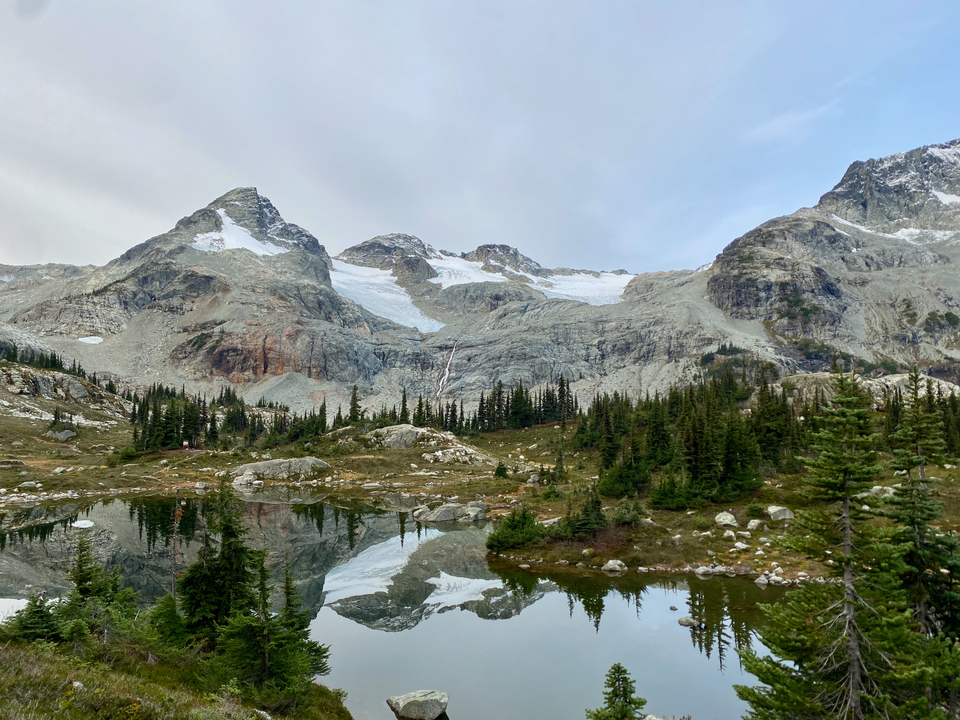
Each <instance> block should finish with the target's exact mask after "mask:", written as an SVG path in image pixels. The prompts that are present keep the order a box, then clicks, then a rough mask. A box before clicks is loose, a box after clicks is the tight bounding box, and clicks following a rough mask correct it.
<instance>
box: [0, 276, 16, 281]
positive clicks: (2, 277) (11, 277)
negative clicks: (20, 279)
mask: <svg viewBox="0 0 960 720" xmlns="http://www.w3.org/2000/svg"><path fill="white" fill-rule="evenodd" d="M14 280H16V278H15V277H14V276H13V275H0V282H13V281H14Z"/></svg>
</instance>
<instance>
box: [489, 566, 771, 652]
mask: <svg viewBox="0 0 960 720" xmlns="http://www.w3.org/2000/svg"><path fill="white" fill-rule="evenodd" d="M490 568H491V570H493V571H494V572H495V573H497V574H498V575H499V576H500V577H501V578H502V579H503V584H504V587H505V588H507V589H508V590H509V591H510V592H511V593H514V594H516V595H518V596H522V597H530V596H531V595H532V594H533V593H534V592H535V591H537V589H538V588H540V586H541V584H542V583H544V582H548V583H549V584H551V585H553V586H555V588H556V589H557V591H559V592H562V593H564V594H565V595H566V596H567V603H568V605H569V609H570V617H571V618H572V617H573V615H574V610H575V609H576V608H577V607H578V606H579V607H581V608H582V609H583V611H584V613H585V614H586V616H587V618H588V619H589V620H590V622H591V623H592V624H593V627H594V629H595V630H596V631H597V632H599V630H600V622H601V619H602V617H603V612H604V607H605V603H608V602H610V601H611V600H614V599H620V600H622V601H625V602H628V603H630V604H632V605H633V607H634V609H635V612H636V614H637V617H638V618H639V617H640V611H641V608H642V606H643V599H644V595H646V594H647V593H648V591H649V589H650V588H651V587H657V588H661V589H667V590H673V591H677V592H685V593H687V600H686V603H687V607H688V609H689V614H690V616H691V617H693V618H694V619H695V620H696V621H697V622H698V623H699V626H698V627H696V628H691V629H690V639H691V642H692V643H693V645H694V647H696V648H697V649H698V650H699V651H700V652H701V653H703V654H704V655H705V656H706V657H707V658H712V657H714V656H715V657H716V658H717V661H718V662H719V664H720V668H721V670H722V669H723V668H724V664H725V663H726V662H727V661H728V659H729V654H730V650H731V649H737V648H742V647H746V646H748V645H749V644H750V643H751V642H752V640H753V634H754V631H755V630H756V629H757V628H758V627H759V625H760V623H762V622H763V615H762V614H761V612H760V611H759V609H758V608H757V603H759V602H777V601H778V600H779V599H780V598H781V597H783V593H784V591H783V590H782V589H778V588H767V589H766V590H764V589H761V588H759V587H757V586H756V585H755V584H754V583H751V582H749V581H748V580H746V579H744V578H726V577H715V578H708V579H701V578H698V577H696V576H692V575H691V576H687V575H685V576H682V577H674V576H671V577H666V578H664V577H652V576H636V575H632V576H631V575H624V576H621V577H607V576H603V575H597V574H596V573H589V574H587V573H581V572H576V571H569V570H568V571H558V572H549V571H539V572H538V571H537V570H534V569H531V570H518V569H517V568H516V567H514V566H508V565H506V564H504V563H503V562H502V561H493V562H491V564H490Z"/></svg>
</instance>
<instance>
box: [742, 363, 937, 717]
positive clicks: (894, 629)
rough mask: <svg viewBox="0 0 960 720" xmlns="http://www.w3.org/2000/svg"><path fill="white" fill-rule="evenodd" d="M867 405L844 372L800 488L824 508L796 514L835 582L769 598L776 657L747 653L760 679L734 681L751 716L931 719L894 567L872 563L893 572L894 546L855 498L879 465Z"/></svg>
mask: <svg viewBox="0 0 960 720" xmlns="http://www.w3.org/2000/svg"><path fill="white" fill-rule="evenodd" d="M864 406H865V401H864V398H863V396H862V395H861V393H860V392H859V390H858V389H857V387H856V386H855V385H854V384H853V383H852V382H851V380H849V379H848V378H847V377H845V376H843V375H839V376H838V378H837V381H836V395H835V396H834V398H833V400H832V407H831V408H827V409H826V410H825V417H824V429H823V430H822V431H821V432H820V433H818V434H817V435H816V437H815V444H814V448H815V449H816V450H818V451H819V455H818V457H816V458H815V459H813V460H810V461H809V462H808V466H809V470H810V472H809V477H808V478H807V480H806V484H805V486H804V488H803V489H802V490H801V492H802V493H803V494H804V495H805V496H806V497H807V498H808V499H809V500H811V501H815V502H817V503H819V504H820V507H821V508H822V509H817V510H810V511H805V512H799V513H798V522H799V523H800V525H801V526H802V527H803V530H805V531H806V533H807V534H806V535H805V536H802V537H801V536H798V537H796V538H794V542H793V545H794V547H795V548H797V549H802V550H805V551H806V552H808V553H810V554H812V555H815V556H817V557H818V558H820V559H823V560H824V561H826V562H827V563H828V564H829V567H831V568H832V569H833V574H834V576H835V577H836V578H837V580H838V582H837V583H834V584H829V585H819V584H816V583H805V584H804V585H802V586H801V587H800V588H799V589H798V590H796V591H794V592H793V593H791V594H790V595H789V596H788V598H787V600H786V601H785V602H784V603H783V604H781V605H777V606H773V605H770V606H764V608H763V609H764V612H765V613H766V614H767V617H768V619H769V620H770V623H769V624H768V625H767V627H766V628H765V629H764V630H762V631H761V638H762V640H763V642H764V644H765V645H767V647H769V648H770V649H771V650H772V651H773V653H774V656H765V657H761V656H759V655H758V654H756V653H755V652H754V651H753V650H751V649H749V648H747V649H745V650H743V651H741V657H742V658H743V664H744V667H745V669H746V670H747V671H748V672H750V673H752V674H754V675H756V676H757V677H758V679H759V680H760V682H761V683H763V686H762V687H743V686H737V687H736V690H737V694H738V695H739V696H740V697H741V699H743V700H746V701H747V702H749V703H750V706H751V707H750V714H749V715H748V718H750V719H751V720H780V718H785V717H798V718H810V719H818V720H819V719H822V720H828V719H830V720H833V719H839V720H865V719H867V718H885V717H891V716H898V714H899V716H901V717H917V718H920V717H924V715H923V714H922V712H923V711H922V708H923V707H924V706H925V702H923V699H922V694H920V695H919V696H918V692H917V688H916V686H915V685H911V678H912V680H914V681H915V680H916V675H911V674H910V671H911V670H913V669H914V668H911V667H910V660H911V653H912V652H914V651H915V649H916V642H915V639H914V638H913V636H914V635H915V634H914V633H912V632H910V629H909V627H908V626H907V623H906V619H907V618H906V615H905V613H904V612H903V608H902V603H900V602H898V600H899V598H898V597H897V594H896V593H895V592H894V591H893V589H892V588H893V586H894V585H895V583H893V582H891V580H892V579H891V577H890V575H889V574H888V572H884V571H881V570H877V571H871V568H873V567H877V568H883V569H884V570H885V571H890V570H893V571H896V570H897V569H898V568H899V566H898V565H897V557H896V553H895V552H892V551H891V550H890V546H889V544H886V543H884V542H883V540H884V537H883V536H882V535H879V531H876V530H872V529H871V528H870V527H869V526H867V525H866V523H865V522H864V519H865V518H864V515H863V513H862V512H861V511H860V510H858V507H857V504H856V502H855V498H856V495H857V494H858V493H860V492H863V491H864V490H865V489H866V488H868V487H869V485H870V481H871V480H872V479H873V477H874V476H875V475H876V473H877V472H878V471H879V469H880V468H879V467H878V466H877V465H876V464H875V453H874V452H873V449H872V445H873V442H874V435H872V433H871V432H870V420H869V417H868V415H867V410H866V408H865V407H864ZM830 563H832V564H830ZM884 583H886V586H884ZM909 713H921V714H914V715H910V714H909Z"/></svg>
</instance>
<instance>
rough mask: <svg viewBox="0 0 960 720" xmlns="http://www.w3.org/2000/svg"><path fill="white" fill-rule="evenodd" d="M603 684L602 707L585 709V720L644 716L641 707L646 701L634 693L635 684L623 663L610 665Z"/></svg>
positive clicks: (627, 718) (624, 718) (617, 719)
mask: <svg viewBox="0 0 960 720" xmlns="http://www.w3.org/2000/svg"><path fill="white" fill-rule="evenodd" d="M603 686H604V687H605V688H606V690H604V691H603V699H604V704H603V707H602V708H598V709H596V710H587V711H586V715H587V720H634V719H635V718H640V717H644V715H643V708H644V706H645V705H646V704H647V701H646V700H644V699H643V698H642V697H639V696H637V695H634V692H635V691H636V684H635V683H634V682H633V679H632V678H631V677H630V673H628V672H627V669H626V668H625V667H624V666H623V665H621V664H620V663H615V664H614V665H612V666H611V667H610V669H609V670H608V671H607V677H606V680H604V683H603Z"/></svg>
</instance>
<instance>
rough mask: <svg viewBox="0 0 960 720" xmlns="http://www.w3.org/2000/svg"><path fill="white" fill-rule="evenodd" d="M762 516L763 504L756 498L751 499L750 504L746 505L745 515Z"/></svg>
mask: <svg viewBox="0 0 960 720" xmlns="http://www.w3.org/2000/svg"><path fill="white" fill-rule="evenodd" d="M763 516H764V512H763V505H761V504H760V503H758V502H757V501H756V500H751V501H750V504H749V505H747V517H752V518H762V517H763Z"/></svg>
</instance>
